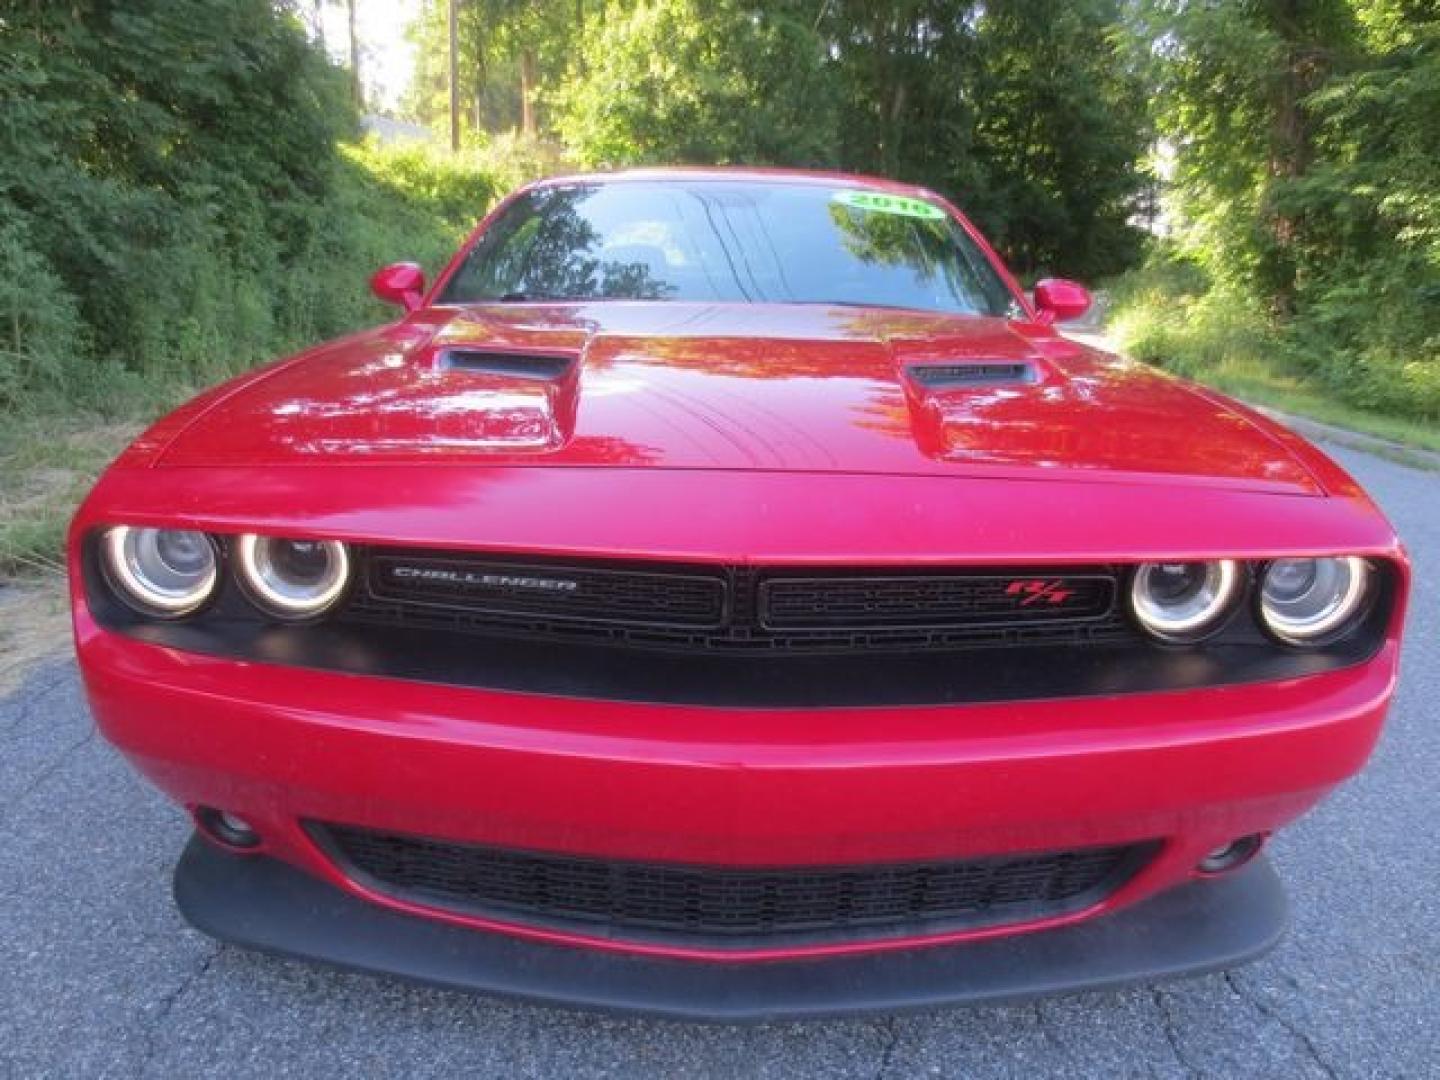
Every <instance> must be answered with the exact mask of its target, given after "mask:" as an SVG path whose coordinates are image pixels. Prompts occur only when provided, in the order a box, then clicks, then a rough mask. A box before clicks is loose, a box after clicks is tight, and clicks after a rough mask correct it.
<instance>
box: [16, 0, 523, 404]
mask: <svg viewBox="0 0 1440 1080" xmlns="http://www.w3.org/2000/svg"><path fill="white" fill-rule="evenodd" d="M3 29H4V31H5V33H6V49H5V51H4V53H3V55H0V108H3V114H4V116H5V119H6V123H5V124H3V125H0V410H5V411H24V412H35V411H44V410H49V409H54V410H68V411H72V412H73V411H76V410H79V411H85V412H93V413H96V414H99V415H101V416H110V417H126V416H132V415H135V414H137V413H143V412H151V411H154V410H155V409H157V408H159V407H161V406H163V405H165V404H168V403H170V402H172V401H174V400H176V399H177V398H178V397H181V396H183V395H184V394H186V393H187V392H189V390H191V389H193V388H194V387H195V386H196V385H197V384H203V383H208V382H212V381H215V380H218V379H220V378H223V377H225V376H227V375H230V374H233V373H235V372H236V371H239V370H242V369H243V368H245V367H247V366H249V365H251V364H253V363H255V362H256V361H258V360H262V359H265V358H268V357H270V356H273V355H275V354H277V353H280V352H284V351H288V350H291V349H293V348H295V347H298V346H300V345H302V344H305V343H308V342H313V341H316V340H319V339H322V338H326V337H331V336H334V335H336V334H339V333H342V332H345V331H348V330H352V329H355V328H357V327H358V326H361V325H364V324H366V323H373V322H377V321H379V320H380V319H382V318H384V317H386V315H387V312H386V311H385V309H384V308H383V307H382V306H381V305H380V304H379V303H378V302H376V301H374V300H372V299H371V298H370V297H369V294H368V291H367V290H366V287H365V278H366V276H367V275H368V274H369V273H370V272H371V271H372V270H373V269H374V268H375V267H377V266H379V265H381V264H383V263H385V262H389V261H394V260H396V259H401V258H413V259H417V260H419V261H420V262H421V263H422V264H424V265H426V266H427V268H428V269H430V270H431V271H432V272H433V271H434V270H435V269H437V268H438V267H439V266H440V265H441V263H442V262H443V261H444V259H445V258H446V257H447V256H448V255H449V254H450V252H451V251H453V250H454V247H455V245H456V243H457V242H458V241H459V239H460V238H461V237H462V236H463V235H464V234H465V232H466V231H467V230H468V229H469V228H470V227H471V226H473V225H474V223H475V222H476V221H477V220H478V219H479V218H480V216H481V215H482V214H483V213H484V211H485V209H486V207H487V206H488V205H489V204H490V202H491V201H492V200H493V198H494V196H495V194H496V187H497V185H496V183H495V182H494V181H492V180H491V179H490V177H489V175H488V173H487V172H486V171H485V167H484V161H483V155H481V154H478V153H477V154H469V155H465V156H462V157H457V158H451V157H449V156H448V155H442V154H440V153H438V152H436V151H434V150H432V149H429V148H427V147H425V146H403V147H399V148H381V147H379V146H376V145H370V144H366V145H346V144H344V143H343V141H341V140H342V139H343V138H344V137H346V136H348V135H349V134H351V133H352V132H353V131H354V130H355V116H354V111H353V107H352V106H351V105H350V103H349V100H348V97H347V90H346V86H345V80H344V77H343V75H342V74H341V73H340V72H339V71H338V70H337V69H335V68H333V67H332V66H331V65H330V64H329V63H328V62H327V61H326V60H325V59H324V57H323V56H322V55H321V54H320V53H319V52H318V51H317V50H316V49H315V48H313V46H312V45H311V44H310V43H309V42H308V41H307V40H306V37H305V34H304V32H303V29H302V28H301V26H300V24H299V22H298V20H296V19H295V18H294V16H292V15H289V14H287V13H286V12H285V11H284V10H283V9H281V8H279V7H277V6H276V5H274V4H272V3H270V2H269V0H132V2H130V3H128V4H126V5H123V6H117V5H113V4H101V3H83V2H82V3H77V4H73V5H46V4H35V5H27V6H23V7H21V8H11V9H8V10H7V13H6V15H5V16H4V22H3Z"/></svg>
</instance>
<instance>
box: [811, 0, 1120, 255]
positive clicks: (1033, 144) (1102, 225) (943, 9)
mask: <svg viewBox="0 0 1440 1080" xmlns="http://www.w3.org/2000/svg"><path fill="white" fill-rule="evenodd" d="M1120 10H1121V6H1120V4H1119V3H1117V2H1113V0H1077V2H1074V3H1067V4H1064V5H1056V4H1053V3H1048V2H1045V0H991V2H988V3H984V4H956V3H944V2H936V0H905V2H902V3H898V4H871V3H865V2H861V0H837V2H835V3H831V4H829V5H827V6H826V7H825V12H826V15H825V18H824V20H823V21H822V24H821V26H822V31H823V32H824V33H826V35H827V39H828V40H829V41H831V42H832V43H833V44H832V46H831V48H830V50H829V53H830V55H831V56H832V57H833V60H832V65H831V66H832V67H833V68H834V70H835V73H836V75H837V77H838V80H839V82H840V85H841V88H842V93H841V102H842V110H843V111H842V125H841V126H842V131H843V132H844V136H843V152H842V155H841V157H842V161H843V163H844V164H845V165H846V166H847V167H849V168H854V169H858V170H860V171H873V172H880V173H884V174H886V175H890V176H896V177H899V178H901V179H906V180H912V181H915V182H917V183H921V184H925V185H927V186H929V187H932V188H935V189H936V190H939V191H942V192H946V193H949V194H952V195H953V196H954V197H955V199H956V201H957V202H958V203H959V204H960V205H961V206H962V207H964V208H965V209H966V210H967V211H968V212H969V213H971V214H972V215H973V216H974V217H975V218H976V219H977V221H978V223H979V224H980V226H981V227H982V228H983V229H984V230H985V232H986V233H987V235H989V236H990V237H991V239H992V240H993V241H994V242H995V243H996V245H997V246H998V247H999V248H1000V250H1001V252H1002V254H1004V255H1005V256H1006V258H1007V259H1008V260H1009V261H1010V262H1011V263H1012V264H1013V265H1014V266H1015V267H1016V268H1017V269H1018V270H1020V271H1021V272H1023V273H1026V274H1027V275H1034V276H1040V275H1041V274H1044V273H1056V274H1067V275H1071V276H1076V277H1082V278H1093V277H1098V276H1101V275H1106V274H1113V273H1115V272H1117V271H1119V270H1121V269H1123V268H1124V267H1125V266H1127V265H1129V264H1130V263H1131V262H1133V261H1134V259H1135V258H1136V256H1137V254H1138V250H1139V238H1140V233H1139V231H1138V230H1137V229H1135V228H1134V227H1132V226H1131V224H1130V222H1129V218H1130V217H1131V215H1132V212H1133V211H1134V210H1135V209H1136V203H1137V198H1138V196H1139V195H1140V193H1141V191H1142V189H1143V186H1144V178H1143V176H1142V174H1141V170H1140V167H1139V162H1140V159H1141V157H1142V155H1143V152H1144V149H1145V146H1146V142H1147V138H1148V121H1147V118H1146V115H1145V101H1144V94H1143V84H1142V82H1141V80H1140V78H1139V73H1138V71H1137V70H1136V69H1135V67H1134V65H1133V64H1132V63H1130V62H1129V61H1128V60H1127V57H1126V54H1125V50H1124V49H1123V48H1122V47H1121V44H1120V42H1119V41H1118V40H1117V39H1116V36H1115V28H1116V26H1117V25H1118V20H1119V18H1120Z"/></svg>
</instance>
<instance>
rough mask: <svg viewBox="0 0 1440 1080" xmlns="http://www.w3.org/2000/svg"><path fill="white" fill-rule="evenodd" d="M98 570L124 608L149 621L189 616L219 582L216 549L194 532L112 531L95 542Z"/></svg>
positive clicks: (130, 527)
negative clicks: (97, 551) (96, 544)
mask: <svg viewBox="0 0 1440 1080" xmlns="http://www.w3.org/2000/svg"><path fill="white" fill-rule="evenodd" d="M100 565H101V569H102V571H103V573H104V576H105V580H106V582H107V583H108V584H109V586H110V589H111V591H112V592H113V593H114V594H115V596H116V597H118V598H119V599H120V601H121V602H122V603H124V604H125V606H127V607H129V608H130V609H131V610H133V611H135V612H137V613H139V614H141V615H146V616H149V617H150V618H155V619H183V618H185V617H186V616H187V615H192V614H194V613H195V612H196V611H199V610H200V609H201V608H202V607H204V606H205V605H206V604H208V603H209V602H210V600H211V599H212V598H213V597H214V596H215V591H216V586H217V585H218V584H219V581H220V551H219V548H218V547H217V545H216V543H215V541H214V540H213V539H212V538H211V537H210V536H209V535H207V534H206V533H203V532H199V531H197V530H194V529H159V528H153V527H150V526H133V525H113V526H111V527H110V528H108V529H106V530H105V532H104V533H103V534H102V535H101V538H100Z"/></svg>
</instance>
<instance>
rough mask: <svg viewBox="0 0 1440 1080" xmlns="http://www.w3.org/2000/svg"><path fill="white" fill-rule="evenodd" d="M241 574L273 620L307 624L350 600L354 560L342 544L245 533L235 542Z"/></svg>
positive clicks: (238, 574)
mask: <svg viewBox="0 0 1440 1080" xmlns="http://www.w3.org/2000/svg"><path fill="white" fill-rule="evenodd" d="M235 574H236V577H238V578H239V580H240V584H241V586H242V587H243V588H244V589H245V592H246V594H247V595H248V596H249V597H250V599H251V600H252V601H253V602H254V603H255V604H256V606H258V607H259V608H260V609H261V610H263V611H264V612H265V613H266V614H267V615H270V616H273V617H274V618H277V619H282V620H286V621H303V620H306V619H314V618H318V617H319V616H321V615H323V614H325V613H326V612H327V611H329V610H331V609H332V608H333V607H334V606H335V605H336V604H337V603H339V601H340V599H341V597H342V596H344V595H345V591H346V589H347V588H348V587H349V585H350V555H349V552H348V550H347V549H346V547H345V545H344V544H342V543H340V542H339V541H338V540H300V539H294V538H290V537H281V536H258V535H256V534H254V533H245V534H243V535H241V536H238V537H236V538H235Z"/></svg>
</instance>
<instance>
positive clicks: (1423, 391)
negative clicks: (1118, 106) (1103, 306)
mask: <svg viewBox="0 0 1440 1080" xmlns="http://www.w3.org/2000/svg"><path fill="white" fill-rule="evenodd" d="M1143 9H1144V16H1145V17H1144V19H1143V20H1142V21H1141V22H1140V23H1138V24H1137V33H1136V39H1135V49H1136V51H1137V52H1138V53H1140V54H1142V55H1143V56H1144V57H1145V58H1146V63H1147V65H1148V68H1149V71H1150V76H1151V78H1152V79H1153V80H1154V82H1155V86H1156V91H1157V92H1156V95H1155V99H1154V104H1153V111H1154V114H1155V117H1156V122H1157V126H1158V127H1159V130H1160V131H1161V133H1162V134H1164V135H1166V136H1167V137H1168V138H1169V139H1170V141H1171V145H1172V146H1173V148H1174V159H1175V160H1174V175H1173V177H1172V179H1171V186H1170V190H1169V193H1168V195H1169V198H1168V202H1169V205H1170V210H1171V214H1172V218H1173V221H1174V223H1175V226H1176V231H1175V243H1176V245H1177V246H1178V248H1179V250H1180V251H1181V252H1183V254H1184V256H1185V257H1186V258H1187V259H1189V260H1191V261H1192V262H1194V263H1195V264H1197V265H1198V266H1200V267H1202V268H1203V269H1204V271H1205V272H1206V274H1207V275H1208V278H1209V279H1210V281H1212V282H1213V289H1214V291H1215V299H1214V300H1211V299H1210V298H1208V297H1207V298H1203V299H1202V300H1201V301H1200V302H1195V303H1187V302H1183V301H1182V302H1179V303H1176V302H1175V297H1174V296H1173V295H1165V294H1161V293H1154V294H1151V296H1150V297H1149V300H1148V306H1149V311H1148V312H1146V313H1144V314H1143V317H1142V310H1143V309H1145V308H1146V306H1147V301H1145V300H1144V298H1141V297H1137V299H1136V300H1135V302H1134V303H1132V304H1131V305H1130V311H1129V315H1128V318H1129V319H1130V320H1131V323H1132V324H1133V325H1134V326H1142V325H1143V326H1144V327H1146V329H1145V330H1144V332H1139V331H1137V330H1132V332H1131V336H1132V338H1134V339H1135V340H1136V341H1137V343H1138V344H1140V345H1143V344H1145V343H1149V346H1153V347H1154V348H1155V349H1157V350H1159V349H1161V348H1162V347H1163V349H1166V350H1169V351H1170V353H1169V355H1168V357H1167V360H1168V362H1170V363H1172V364H1174V363H1179V364H1181V365H1182V366H1186V365H1189V366H1191V367H1194V368H1196V369H1203V368H1205V367H1207V366H1213V365H1214V364H1215V363H1218V362H1220V361H1218V360H1217V359H1216V355H1215V349H1214V348H1213V347H1212V346H1213V344H1214V342H1215V340H1216V338H1217V336H1218V337H1220V338H1225V339H1226V340H1230V337H1231V336H1230V333H1229V330H1228V329H1227V330H1225V332H1224V333H1220V334H1218V335H1217V330H1216V327H1217V316H1216V313H1217V312H1220V311H1230V310H1233V303H1234V300H1235V298H1236V297H1239V296H1247V297H1253V298H1255V299H1254V300H1253V301H1250V302H1249V303H1247V304H1246V305H1245V306H1246V308H1247V310H1249V311H1250V314H1249V316H1247V318H1249V319H1251V320H1252V321H1258V322H1260V323H1262V324H1263V325H1264V329H1265V338H1264V340H1263V341H1254V342H1251V346H1253V347H1254V348H1255V349H1257V350H1259V349H1261V348H1264V349H1267V350H1270V351H1271V352H1272V353H1273V352H1274V351H1275V350H1279V351H1280V352H1281V353H1283V355H1284V358H1285V359H1284V363H1285V364H1286V365H1287V366H1288V367H1289V368H1291V369H1293V370H1294V371H1296V372H1297V373H1299V374H1300V375H1301V376H1303V377H1305V378H1307V379H1310V380H1313V381H1314V383H1315V384H1316V385H1317V386H1320V387H1323V388H1325V389H1326V390H1328V391H1329V392H1330V393H1332V394H1334V395H1336V396H1337V397H1338V398H1340V399H1341V400H1343V401H1345V402H1348V403H1350V404H1351V405H1354V406H1357V407H1360V408H1366V409H1374V410H1379V411H1383V412H1386V413H1390V414H1394V415H1399V416H1408V417H1412V418H1415V419H1421V420H1424V419H1430V420H1433V419H1436V418H1440V13H1437V11H1436V9H1435V8H1434V6H1433V4H1429V3H1419V2H1414V0H1367V2H1361V0H1316V2H1313V3H1309V2H1307V3H1299V2H1298V0H1292V2H1281V0H1266V2H1260V0H1244V2H1236V3H1229V4H1193V3H1187V2H1182V0H1152V2H1149V3H1146V4H1145V5H1143ZM1232 344H1234V345H1235V346H1236V347H1237V348H1239V347H1240V346H1242V345H1243V344H1244V342H1243V340H1240V339H1236V341H1232ZM1226 362H1229V361H1226Z"/></svg>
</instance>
